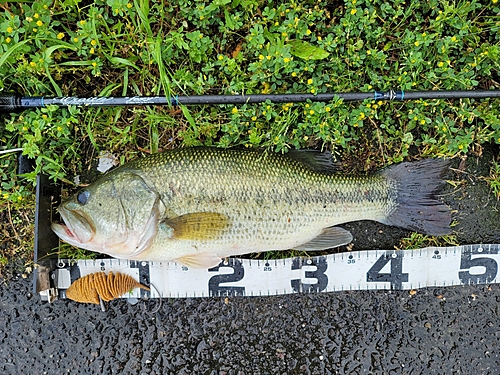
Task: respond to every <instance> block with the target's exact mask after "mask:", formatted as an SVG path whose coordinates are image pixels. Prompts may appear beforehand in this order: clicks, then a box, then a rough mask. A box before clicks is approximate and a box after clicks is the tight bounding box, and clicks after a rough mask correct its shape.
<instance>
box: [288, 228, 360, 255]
mask: <svg viewBox="0 0 500 375" xmlns="http://www.w3.org/2000/svg"><path fill="white" fill-rule="evenodd" d="M351 241H352V234H351V233H350V232H349V231H347V230H345V229H342V228H339V227H329V228H325V229H323V231H322V232H321V234H320V235H319V236H317V237H316V238H314V239H312V240H311V241H309V242H306V243H304V244H302V245H299V246H296V247H294V249H295V250H302V251H316V250H325V249H331V248H333V247H338V246H342V245H347V244H348V243H350V242H351Z"/></svg>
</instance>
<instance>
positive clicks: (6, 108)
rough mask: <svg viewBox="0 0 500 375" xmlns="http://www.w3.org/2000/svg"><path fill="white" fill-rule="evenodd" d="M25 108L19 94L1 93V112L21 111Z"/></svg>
mask: <svg viewBox="0 0 500 375" xmlns="http://www.w3.org/2000/svg"><path fill="white" fill-rule="evenodd" d="M23 109H24V108H23V106H22V104H21V95H19V94H12V93H10V94H0V113H11V112H20V111H22V110H23Z"/></svg>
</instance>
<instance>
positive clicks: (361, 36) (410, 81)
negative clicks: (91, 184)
mask: <svg viewBox="0 0 500 375" xmlns="http://www.w3.org/2000/svg"><path fill="white" fill-rule="evenodd" d="M0 7H1V8H2V10H3V12H2V14H1V15H0V50H1V52H0V77H1V79H0V91H2V92H4V93H5V92H9V91H15V92H20V93H22V94H24V95H26V96H42V95H45V96H63V95H64V96H67V95H76V96H95V95H156V94H163V95H167V96H171V95H200V94H238V93H246V94H251V93H291V92H302V93H323V92H345V91H347V92H354V91H371V90H382V91H385V90H388V89H402V90H437V89H439V90H460V89H475V88H482V89H494V88H496V89H498V88H499V87H498V86H499V83H498V71H499V67H500V63H499V61H500V56H499V55H500V32H499V28H500V16H499V14H500V5H498V2H496V1H495V0H490V1H486V0H484V1H478V0H472V1H465V0H458V1H455V2H451V3H449V2H441V1H438V0H430V1H427V2H407V1H406V2H405V1H402V0H396V1H392V2H390V3H388V2H385V1H378V0H377V1H367V0H349V1H345V2H338V1H333V2H332V1H321V0H320V1H306V2H297V1H295V0H290V1H278V2H271V1H266V0H232V1H231V0H215V1H212V2H205V1H201V0H175V1H170V2H163V1H158V2H150V1H143V0H133V1H132V0H130V1H128V0H107V1H103V0H96V1H94V2H83V1H80V0H72V1H59V2H54V1H51V0H40V1H35V2H11V3H2V4H0ZM499 107H500V102H499V101H498V100H488V99H486V100H482V101H474V100H469V99H462V100H456V101H446V100H435V101H426V100H418V101H413V102H403V103H390V102H389V103H387V102H376V101H373V100H366V101H365V102H363V103H343V102H342V101H340V100H333V101H332V102H330V103H302V104H293V105H292V104H271V103H264V104H259V105H243V106H239V107H234V106H220V107H201V106H198V107H189V108H187V107H181V108H151V109H143V108H136V109H123V108H99V109H96V108H93V109H90V108H87V109H82V108H68V109H56V108H51V107H49V108H44V109H39V110H34V111H25V112H23V113H21V114H12V115H7V116H5V119H4V121H5V127H4V128H3V127H0V143H1V145H2V146H1V147H2V149H11V148H22V149H23V153H24V154H26V155H29V156H30V157H32V158H34V160H35V162H36V167H35V171H34V172H33V173H30V174H29V175H27V176H25V178H26V179H27V180H26V181H27V182H24V183H20V180H19V177H18V176H16V172H15V170H16V161H15V156H14V155H10V154H5V155H3V154H2V155H0V166H1V169H0V184H1V185H0V209H4V208H5V206H6V203H7V202H8V203H9V204H12V205H18V206H23V205H24V204H25V201H26V200H27V199H28V198H29V197H30V196H31V194H32V187H31V185H30V184H32V183H33V182H34V179H35V175H36V174H37V173H39V172H43V173H46V174H48V175H49V176H50V178H51V179H53V180H62V181H66V182H68V183H70V181H72V180H73V177H74V176H75V175H77V174H79V173H81V172H82V171H83V170H85V169H86V168H87V165H89V164H90V159H92V158H93V157H96V156H97V154H98V152H99V151H101V150H108V151H111V152H114V153H116V154H119V155H120V160H121V162H124V161H126V160H129V159H131V158H133V157H135V156H138V155H139V154H142V153H145V152H156V151H158V150H161V149H165V148H171V147H175V146H179V145H185V146H191V145H200V144H203V145H214V146H218V147H230V146H237V145H241V146H245V147H266V148H270V149H273V150H274V151H277V152H286V151H287V150H288V149H290V148H304V147H315V148H319V149H330V150H332V151H333V152H334V153H336V154H340V155H343V156H344V157H345V158H346V159H350V160H355V159H360V160H363V163H364V164H363V165H362V166H361V169H369V168H374V167H379V166H382V165H384V164H388V163H394V162H399V161H401V160H404V159H406V158H408V157H409V156H410V155H419V156H454V155H461V154H467V153H474V152H480V151H481V147H482V145H483V144H485V143H496V144H500V108H499ZM492 181H495V180H492Z"/></svg>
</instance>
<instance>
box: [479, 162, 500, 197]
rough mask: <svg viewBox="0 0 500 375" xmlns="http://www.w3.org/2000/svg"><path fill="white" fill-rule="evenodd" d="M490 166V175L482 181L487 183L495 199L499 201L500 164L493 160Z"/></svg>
mask: <svg viewBox="0 0 500 375" xmlns="http://www.w3.org/2000/svg"><path fill="white" fill-rule="evenodd" d="M491 164H492V167H491V169H490V175H489V176H488V177H483V179H484V180H485V181H486V182H487V183H488V185H489V187H490V189H491V191H492V192H493V194H495V196H496V197H497V199H500V162H498V161H495V160H493V161H492V162H491Z"/></svg>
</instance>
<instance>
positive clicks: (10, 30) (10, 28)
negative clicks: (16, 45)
mask: <svg viewBox="0 0 500 375" xmlns="http://www.w3.org/2000/svg"><path fill="white" fill-rule="evenodd" d="M13 31H14V29H13V28H12V27H10V26H9V27H7V32H8V33H9V34H10V33H11V32H13Z"/></svg>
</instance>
